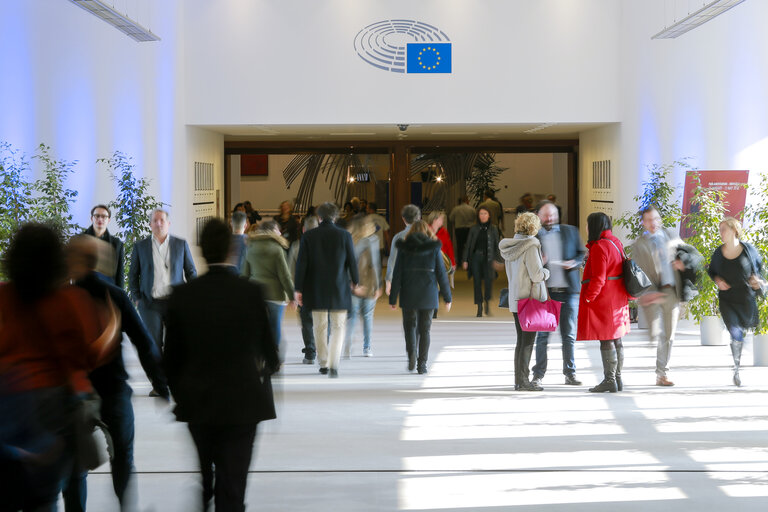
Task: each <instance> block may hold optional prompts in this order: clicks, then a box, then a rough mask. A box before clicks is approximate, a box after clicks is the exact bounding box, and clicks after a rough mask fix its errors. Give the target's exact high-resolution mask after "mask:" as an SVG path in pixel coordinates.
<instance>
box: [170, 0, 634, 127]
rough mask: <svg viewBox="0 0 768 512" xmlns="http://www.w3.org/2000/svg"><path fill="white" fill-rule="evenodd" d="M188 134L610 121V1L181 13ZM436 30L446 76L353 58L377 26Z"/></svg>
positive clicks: (311, 4)
mask: <svg viewBox="0 0 768 512" xmlns="http://www.w3.org/2000/svg"><path fill="white" fill-rule="evenodd" d="M184 4H185V9H184V25H185V28H186V33H185V46H186V52H187V55H188V57H189V58H188V60H187V63H186V88H187V97H186V101H187V103H186V105H187V109H186V110H187V122H189V123H191V124H201V125H205V124H261V123H267V124H269V123H275V124H338V123H363V124H365V123H509V122H532V123H538V122H545V121H559V122H569V121H575V122H588V121H595V122H611V121H617V120H618V115H619V103H618V97H619V96H618V94H619V89H618V66H619V47H620V45H619V44H618V43H619V30H618V29H619V26H618V24H617V20H618V19H619V15H620V2H616V1H615V0H579V1H578V2H576V1H573V0H536V1H530V0H473V1H471V2H468V1H465V0H420V1H418V2H414V1H411V0H386V1H384V0H378V1H367V2H361V1H359V0H323V1H320V0H281V1H280V2H275V1H273V0H217V1H215V2H211V1H210V0H185V2H184ZM403 18H405V19H416V20H421V21H424V22H426V23H430V24H432V25H435V26H437V27H438V28H440V29H442V30H443V31H444V32H446V34H447V35H448V36H449V38H450V40H451V42H452V45H453V73H452V74H451V75H413V74H397V73H391V72H388V71H382V70H379V69H376V68H374V67H372V66H370V65H368V64H366V63H365V62H364V61H363V60H362V59H360V58H359V57H358V55H357V53H356V52H355V50H354V47H353V46H354V45H353V42H354V38H355V35H356V34H357V33H358V31H359V30H361V29H362V28H363V27H365V26H367V25H369V24H371V23H373V22H376V21H380V20H386V19H403Z"/></svg>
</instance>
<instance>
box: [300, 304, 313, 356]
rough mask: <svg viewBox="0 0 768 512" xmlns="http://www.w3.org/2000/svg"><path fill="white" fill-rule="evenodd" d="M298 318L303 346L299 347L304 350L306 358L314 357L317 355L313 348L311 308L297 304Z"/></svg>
mask: <svg viewBox="0 0 768 512" xmlns="http://www.w3.org/2000/svg"><path fill="white" fill-rule="evenodd" d="M299 319H301V337H302V338H303V339H304V348H303V349H301V351H302V352H304V357H305V358H306V359H314V358H315V356H316V355H317V349H316V348H315V334H314V330H313V329H314V327H313V324H312V310H311V309H309V308H307V307H304V306H299Z"/></svg>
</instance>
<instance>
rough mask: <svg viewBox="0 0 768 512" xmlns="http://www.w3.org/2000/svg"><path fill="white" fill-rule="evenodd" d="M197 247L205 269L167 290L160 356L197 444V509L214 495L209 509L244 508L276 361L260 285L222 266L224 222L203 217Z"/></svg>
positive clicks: (269, 411) (180, 416)
mask: <svg viewBox="0 0 768 512" xmlns="http://www.w3.org/2000/svg"><path fill="white" fill-rule="evenodd" d="M200 247H201V249H202V252H203V257H204V258H205V259H206V260H207V262H208V273H207V274H205V275H203V276H202V277H199V278H197V279H194V280H192V281H190V282H188V283H186V284H182V285H179V286H178V287H177V288H176V289H174V291H173V293H172V294H171V296H170V298H169V300H168V330H167V333H166V341H165V352H164V355H163V358H164V361H165V368H166V374H167V375H168V384H169V386H170V388H171V393H172V394H173V398H174V400H175V401H176V407H175V409H174V413H175V415H176V419H177V420H178V421H184V422H187V423H188V424H189V431H190V433H191V434H192V439H193V440H194V442H195V446H196V447H197V453H198V458H199V460H200V471H201V473H202V479H203V508H204V509H206V508H207V507H208V505H209V503H210V500H211V498H215V504H216V510H245V503H244V501H245V486H246V480H247V476H248V467H249V465H250V463H251V455H252V452H253V443H254V440H255V438H256V426H257V424H258V423H259V422H260V421H263V420H268V419H273V418H275V404H274V398H273V396H272V386H271V383H270V375H271V374H273V373H275V372H276V371H278V370H279V368H280V360H279V357H278V352H277V345H275V342H274V340H273V338H272V331H271V330H270V327H269V322H268V320H267V306H266V302H265V301H264V295H263V293H262V290H261V286H260V285H258V284H256V283H252V282H249V281H248V280H247V279H241V278H240V277H239V276H238V275H237V272H236V270H235V267H234V266H233V265H231V264H230V263H229V262H230V261H231V260H230V259H229V257H230V251H231V235H230V231H229V227H228V226H227V224H226V223H225V222H224V221H222V220H220V219H213V220H211V221H209V222H208V223H207V224H206V225H205V227H204V228H203V231H202V233H201V234H200ZM214 481H215V488H214Z"/></svg>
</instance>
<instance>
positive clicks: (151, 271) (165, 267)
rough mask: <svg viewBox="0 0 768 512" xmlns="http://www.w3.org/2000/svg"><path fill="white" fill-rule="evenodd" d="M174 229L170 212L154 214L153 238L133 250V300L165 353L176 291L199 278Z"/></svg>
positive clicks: (151, 221) (130, 283)
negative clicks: (170, 306) (171, 297)
mask: <svg viewBox="0 0 768 512" xmlns="http://www.w3.org/2000/svg"><path fill="white" fill-rule="evenodd" d="M170 226H171V221H170V218H169V215H168V212H167V211H166V210H162V209H159V208H158V209H155V210H152V213H151V215H150V217H149V227H150V229H151V231H152V235H151V236H149V237H147V238H145V239H143V240H139V241H138V242H136V244H135V245H134V246H133V252H132V253H131V268H130V270H129V272H128V287H129V290H130V292H131V298H132V299H133V302H134V303H135V304H136V305H137V306H138V308H139V314H140V315H141V319H142V320H144V323H145V324H146V325H147V329H148V330H149V332H150V334H152V337H153V338H154V340H155V343H157V346H158V348H159V349H160V352H161V353H162V350H163V332H164V328H165V323H166V311H167V307H168V296H169V295H170V294H171V291H172V287H173V286H174V285H177V284H181V283H183V282H184V281H185V280H186V281H189V280H191V279H192V278H194V277H195V276H197V270H196V269H195V262H194V261H192V253H191V252H190V251H189V245H187V241H186V240H183V239H181V238H176V237H175V236H171V235H169V234H168V229H169V228H170Z"/></svg>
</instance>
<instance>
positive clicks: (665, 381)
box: [656, 377, 675, 386]
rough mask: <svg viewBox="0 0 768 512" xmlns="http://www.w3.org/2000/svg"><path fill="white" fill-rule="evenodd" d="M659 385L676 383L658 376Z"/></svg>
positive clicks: (657, 382)
mask: <svg viewBox="0 0 768 512" xmlns="http://www.w3.org/2000/svg"><path fill="white" fill-rule="evenodd" d="M656 385H657V386H674V385H675V383H674V382H672V381H671V380H669V379H668V378H666V377H656Z"/></svg>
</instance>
